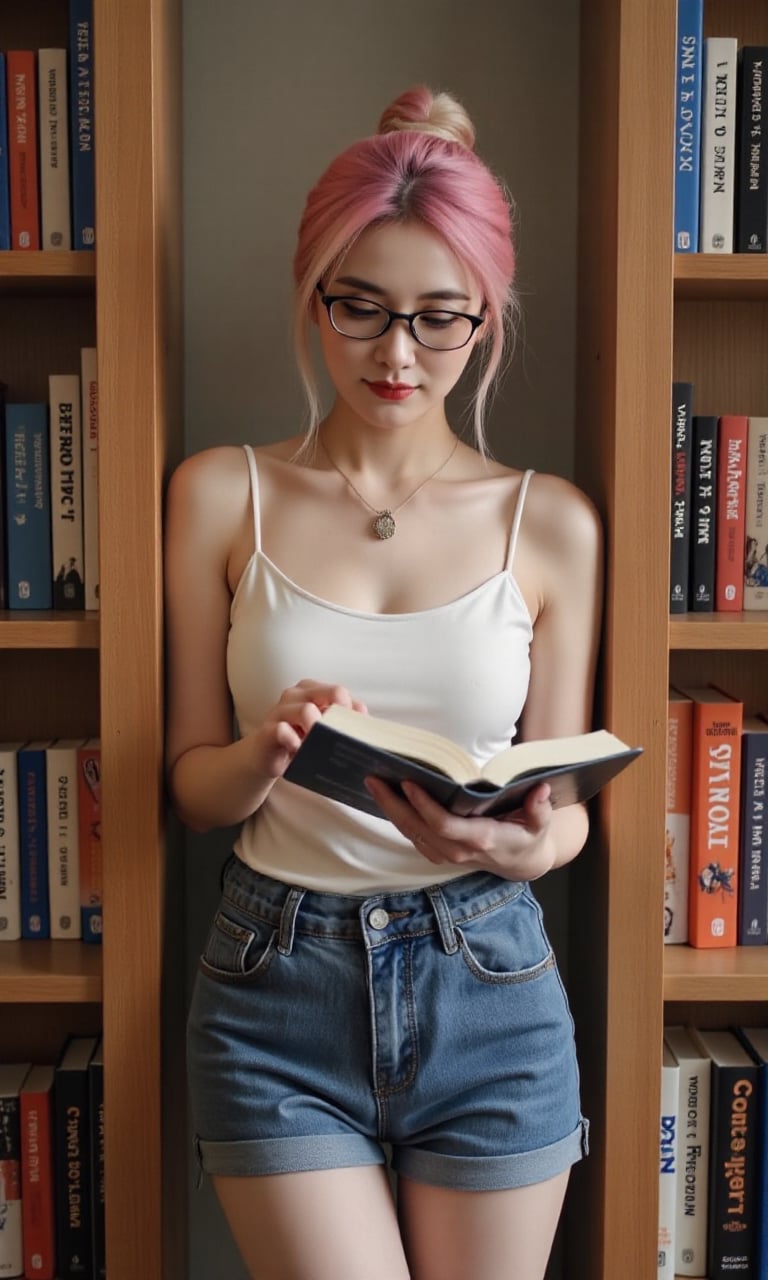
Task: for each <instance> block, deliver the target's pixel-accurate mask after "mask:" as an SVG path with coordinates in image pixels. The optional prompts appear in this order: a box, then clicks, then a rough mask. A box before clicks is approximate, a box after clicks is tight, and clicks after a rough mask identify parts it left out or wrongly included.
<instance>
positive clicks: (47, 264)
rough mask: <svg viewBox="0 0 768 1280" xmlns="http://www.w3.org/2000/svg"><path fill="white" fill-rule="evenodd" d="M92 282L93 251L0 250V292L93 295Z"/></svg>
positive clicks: (94, 258)
mask: <svg viewBox="0 0 768 1280" xmlns="http://www.w3.org/2000/svg"><path fill="white" fill-rule="evenodd" d="M95 285H96V255H95V253H74V252H69V251H65V250H62V251H61V252H57V251H53V250H47V251H45V252H43V251H42V250H38V251H35V252H24V251H22V250H18V249H17V250H10V251H8V250H6V251H4V252H0V293H14V294H17V293H29V294H43V293H48V294H50V293H60V294H64V295H66V294H71V293H90V294H93V292H94V289H95Z"/></svg>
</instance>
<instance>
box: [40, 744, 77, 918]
mask: <svg viewBox="0 0 768 1280" xmlns="http://www.w3.org/2000/svg"><path fill="white" fill-rule="evenodd" d="M82 744H83V739H82V738H57V739H56V740H55V741H54V742H53V743H52V744H51V746H50V747H48V749H47V751H46V798H47V804H48V894H49V910H50V918H51V937H52V938H79V937H81V936H82V933H81V923H80V848H79V842H80V824H79V820H78V783H77V772H78V770H77V752H78V748H79V747H80V746H82Z"/></svg>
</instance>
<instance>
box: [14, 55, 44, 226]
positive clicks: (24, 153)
mask: <svg viewBox="0 0 768 1280" xmlns="http://www.w3.org/2000/svg"><path fill="white" fill-rule="evenodd" d="M6 67H7V79H8V178H9V187H10V205H11V248H12V249H39V248H40V199H39V185H40V175H39V170H38V158H37V93H36V86H35V55H34V53H33V52H32V51H31V50H29V49H24V50H19V49H12V50H9V52H8V54H7V63H6Z"/></svg>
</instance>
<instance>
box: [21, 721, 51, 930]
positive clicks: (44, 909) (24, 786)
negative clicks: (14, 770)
mask: <svg viewBox="0 0 768 1280" xmlns="http://www.w3.org/2000/svg"><path fill="white" fill-rule="evenodd" d="M51 745H52V743H51V741H50V740H48V741H45V740H41V739H40V740H33V741H30V742H25V743H24V746H23V747H22V748H21V750H20V751H19V754H18V770H19V861H20V863H21V936H22V938H50V936H51V916H50V900H49V896H48V814H47V803H46V776H45V761H46V752H47V750H48V748H49V747H50V746H51Z"/></svg>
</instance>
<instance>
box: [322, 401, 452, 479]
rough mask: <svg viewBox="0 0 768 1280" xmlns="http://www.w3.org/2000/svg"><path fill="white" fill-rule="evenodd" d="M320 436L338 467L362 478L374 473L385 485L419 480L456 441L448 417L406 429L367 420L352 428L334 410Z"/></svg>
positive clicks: (441, 458)
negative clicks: (378, 426)
mask: <svg viewBox="0 0 768 1280" xmlns="http://www.w3.org/2000/svg"><path fill="white" fill-rule="evenodd" d="M318 439H319V440H320V442H321V443H322V445H323V446H324V447H325V449H326V450H327V452H328V455H329V457H330V458H332V459H333V462H335V463H336V464H337V465H338V466H340V467H342V468H343V469H344V470H345V471H347V472H348V473H352V474H353V475H356V476H358V477H361V478H362V477H365V476H366V475H368V476H371V477H372V478H373V479H374V482H375V483H377V484H378V485H380V486H382V485H383V486H384V487H385V488H386V487H387V486H396V485H398V484H400V483H406V482H407V481H408V480H409V479H411V478H413V479H414V480H417V479H419V478H420V477H421V476H423V475H424V473H425V472H427V471H429V470H430V468H432V467H437V466H439V465H440V463H441V462H443V460H444V459H446V458H447V457H448V454H449V453H450V451H451V449H452V448H453V447H454V445H455V443H456V436H455V435H454V433H453V431H452V430H451V428H450V426H449V424H448V422H447V421H446V420H445V418H443V420H442V421H441V422H438V423H429V424H426V423H425V424H413V426H410V425H409V426H408V427H406V428H397V427H395V428H392V429H388V428H372V427H369V426H368V425H367V424H364V423H361V424H356V425H355V426H354V427H352V428H350V426H349V425H348V424H346V423H344V422H340V421H339V420H338V419H336V418H335V417H334V415H333V413H331V414H329V415H328V417H327V418H325V419H324V420H323V422H322V423H321V424H320V426H319V428H318ZM316 456H317V455H316ZM319 456H320V457H322V450H321V451H320V455H319Z"/></svg>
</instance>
